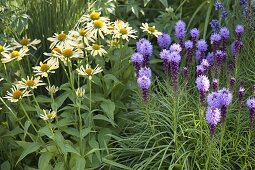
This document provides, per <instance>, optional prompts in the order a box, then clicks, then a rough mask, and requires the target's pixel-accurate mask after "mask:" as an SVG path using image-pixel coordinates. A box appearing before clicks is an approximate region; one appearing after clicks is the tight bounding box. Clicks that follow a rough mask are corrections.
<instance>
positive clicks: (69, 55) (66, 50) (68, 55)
mask: <svg viewBox="0 0 255 170" xmlns="http://www.w3.org/2000/svg"><path fill="white" fill-rule="evenodd" d="M62 54H63V56H65V57H71V56H72V55H73V51H72V50H71V49H70V48H66V49H64V50H63V52H62Z"/></svg>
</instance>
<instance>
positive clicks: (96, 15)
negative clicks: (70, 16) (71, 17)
mask: <svg viewBox="0 0 255 170" xmlns="http://www.w3.org/2000/svg"><path fill="white" fill-rule="evenodd" d="M95 20H104V21H106V20H109V19H108V18H107V17H102V16H101V12H96V11H92V12H91V13H89V14H84V15H83V16H82V17H81V18H80V20H79V21H78V22H79V23H81V24H83V25H85V24H86V23H88V22H91V21H95Z"/></svg>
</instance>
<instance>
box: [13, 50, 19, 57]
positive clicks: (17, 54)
mask: <svg viewBox="0 0 255 170" xmlns="http://www.w3.org/2000/svg"><path fill="white" fill-rule="evenodd" d="M19 55H20V54H19V52H18V51H13V52H11V57H12V58H15V57H18V56H19Z"/></svg>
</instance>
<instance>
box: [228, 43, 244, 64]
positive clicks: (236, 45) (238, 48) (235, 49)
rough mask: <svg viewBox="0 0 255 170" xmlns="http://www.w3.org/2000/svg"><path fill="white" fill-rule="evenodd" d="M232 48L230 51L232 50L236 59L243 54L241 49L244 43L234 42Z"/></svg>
mask: <svg viewBox="0 0 255 170" xmlns="http://www.w3.org/2000/svg"><path fill="white" fill-rule="evenodd" d="M230 47H231V49H230V50H231V55H232V56H233V57H234V59H235V57H236V55H239V54H240V52H241V49H242V47H243V42H242V41H237V40H235V41H234V42H232V44H231V46H230Z"/></svg>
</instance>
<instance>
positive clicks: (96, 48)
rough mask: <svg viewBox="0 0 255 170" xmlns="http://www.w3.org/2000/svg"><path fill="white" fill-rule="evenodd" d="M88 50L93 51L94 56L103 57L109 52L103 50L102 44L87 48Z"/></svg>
mask: <svg viewBox="0 0 255 170" xmlns="http://www.w3.org/2000/svg"><path fill="white" fill-rule="evenodd" d="M86 50H89V51H91V55H92V56H97V55H99V56H103V55H105V54H107V52H106V51H105V49H104V48H103V45H100V44H93V45H91V46H89V47H87V48H86Z"/></svg>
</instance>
